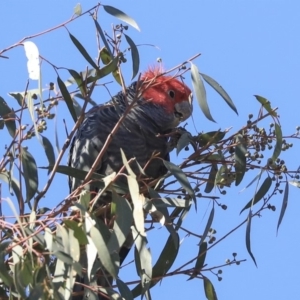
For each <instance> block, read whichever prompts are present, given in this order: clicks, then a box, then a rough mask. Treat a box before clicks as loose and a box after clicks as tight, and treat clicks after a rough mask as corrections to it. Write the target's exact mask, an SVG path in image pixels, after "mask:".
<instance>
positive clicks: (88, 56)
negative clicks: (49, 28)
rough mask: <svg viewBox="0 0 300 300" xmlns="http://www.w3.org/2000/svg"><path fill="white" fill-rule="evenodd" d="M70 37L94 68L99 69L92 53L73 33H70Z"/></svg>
mask: <svg viewBox="0 0 300 300" xmlns="http://www.w3.org/2000/svg"><path fill="white" fill-rule="evenodd" d="M69 35H70V38H71V40H72V42H73V44H74V45H75V46H76V48H77V49H78V50H79V52H80V53H81V54H82V56H83V57H84V58H85V59H86V61H87V62H88V63H89V64H90V65H91V66H92V67H93V68H94V69H96V70H97V69H98V68H99V67H98V66H97V64H96V63H95V62H94V60H93V59H92V58H91V57H90V55H89V54H88V52H87V51H86V50H85V48H84V47H83V46H82V45H81V43H80V42H79V41H78V40H77V39H76V37H75V36H74V35H72V34H71V33H69Z"/></svg>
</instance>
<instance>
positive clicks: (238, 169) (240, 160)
mask: <svg viewBox="0 0 300 300" xmlns="http://www.w3.org/2000/svg"><path fill="white" fill-rule="evenodd" d="M236 143H237V145H236V147H235V153H234V156H235V165H234V167H235V173H236V177H235V185H236V186H238V185H239V184H240V183H241V182H242V180H243V178H244V175H245V172H246V156H245V154H246V153H247V147H246V143H245V141H244V139H243V136H242V135H241V134H238V135H237V136H236Z"/></svg>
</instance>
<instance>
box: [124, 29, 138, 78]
mask: <svg viewBox="0 0 300 300" xmlns="http://www.w3.org/2000/svg"><path fill="white" fill-rule="evenodd" d="M124 36H125V38H126V41H127V43H128V44H129V46H130V50H131V58H132V77H131V79H133V78H134V77H135V76H136V75H137V73H138V72H139V68H140V56H139V51H138V49H137V47H136V45H135V43H134V42H133V40H132V39H131V38H130V37H129V36H128V35H126V34H125V33H124Z"/></svg>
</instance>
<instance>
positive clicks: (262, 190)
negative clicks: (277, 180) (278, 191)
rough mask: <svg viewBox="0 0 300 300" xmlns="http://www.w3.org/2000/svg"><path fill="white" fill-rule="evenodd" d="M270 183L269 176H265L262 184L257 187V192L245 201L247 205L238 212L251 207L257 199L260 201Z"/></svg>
mask: <svg viewBox="0 0 300 300" xmlns="http://www.w3.org/2000/svg"><path fill="white" fill-rule="evenodd" d="M271 185H272V179H271V177H269V176H268V177H267V178H266V179H265V180H264V182H263V184H262V185H261V187H260V188H259V190H258V191H257V193H256V194H255V195H254V197H253V198H252V199H251V200H250V201H249V202H248V203H247V205H246V206H245V207H244V208H243V209H242V210H241V212H240V214H241V213H242V212H243V211H244V210H245V209H247V208H250V207H252V206H253V205H255V204H256V203H257V202H258V201H260V200H261V199H262V198H263V197H264V196H265V194H266V193H267V192H268V190H269V189H270V187H271Z"/></svg>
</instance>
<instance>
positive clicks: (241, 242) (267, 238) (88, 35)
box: [0, 0, 300, 300]
mask: <svg viewBox="0 0 300 300" xmlns="http://www.w3.org/2000/svg"><path fill="white" fill-rule="evenodd" d="M77 2H78V1H77V0H76V1H73V0H72V1H71V0H68V1H58V0H56V1H51V2H44V1H38V0H28V1H15V0H11V1H2V2H0V24H1V26H0V28H1V30H0V49H3V48H6V47H8V46H10V45H12V44H14V43H16V42H18V41H19V40H21V38H23V37H25V36H30V35H32V34H35V33H38V32H41V31H43V30H46V29H48V28H51V27H53V26H55V25H57V24H60V23H62V22H64V21H66V20H67V19H68V18H70V16H71V15H72V12H73V7H74V6H75V5H76V3H77ZM95 4H96V1H92V0H86V1H84V3H82V7H83V11H85V10H87V9H88V8H90V7H92V6H94V5H95ZM103 4H108V5H112V6H115V7H117V8H119V9H121V10H123V11H124V12H126V13H127V14H128V15H130V16H131V17H133V18H134V19H135V20H136V22H137V23H138V24H139V26H140V28H141V32H137V31H135V30H134V29H132V28H130V30H129V31H128V35H130V36H131V38H132V39H133V40H134V41H135V43H136V44H154V45H156V46H157V47H159V49H160V50H158V49H156V48H155V47H150V46H143V47H139V51H140V56H141V70H145V69H146V68H147V67H148V66H149V65H152V64H153V63H155V61H156V59H157V57H161V58H162V60H163V63H164V65H165V67H166V69H168V68H171V67H173V66H175V65H177V64H179V63H181V62H182V61H184V60H186V59H189V58H190V57H192V56H194V55H195V54H197V53H201V56H200V57H199V58H198V59H197V60H196V61H195V63H196V64H197V66H198V67H199V69H200V70H201V71H202V72H203V73H205V74H207V75H209V76H211V77H213V78H214V79H216V80H217V81H218V82H219V83H220V84H221V85H222V86H223V87H224V88H225V90H226V91H227V92H228V93H229V95H230V96H231V98H232V99H233V101H234V102H235V104H236V106H237V109H238V111H239V116H236V115H235V114H234V113H233V112H232V111H231V110H230V109H229V108H228V107H227V105H226V104H225V103H224V102H223V101H222V99H221V98H219V96H218V95H217V94H216V93H214V92H213V91H211V90H210V89H208V90H207V94H208V101H209V104H210V107H211V113H212V115H213V117H214V119H215V120H216V121H217V124H214V123H211V122H209V121H208V120H207V119H205V117H204V116H203V114H202V112H201V111H200V110H199V108H198V107H197V103H196V102H195V110H194V122H195V127H196V129H197V130H198V131H204V132H206V131H212V130H218V129H219V128H221V129H225V128H229V127H231V126H232V127H233V129H232V132H235V131H236V130H237V129H239V128H240V127H241V126H242V125H243V124H245V122H246V121H247V116H248V114H249V113H253V114H254V115H257V113H258V110H259V105H258V102H257V101H256V100H255V98H254V97H253V95H254V94H258V95H261V96H264V97H266V98H267V99H269V100H270V101H271V103H272V105H273V106H274V107H279V114H280V120H281V124H282V126H283V128H282V130H283V132H284V133H286V134H292V133H294V132H295V128H296V126H297V125H300V119H299V114H300V99H299V88H298V87H299V69H300V55H299V53H300V37H299V36H300V35H299V33H300V24H299V17H300V13H299V12H300V4H299V2H297V1H276V0H273V1H271V0H270V1H267V0H260V1H258V0H256V1H246V0H244V1H243V0H240V1H237V0H236V1H232V0H229V1H196V0H187V1H185V2H177V3H175V1H172V2H171V1H158V0H152V1H130V0H124V1H107V2H104V3H103ZM99 21H100V24H101V25H102V26H103V27H104V28H105V29H106V30H107V31H109V30H110V28H111V24H112V23H114V24H116V23H117V22H118V20H116V19H114V18H112V17H110V16H108V15H107V14H106V13H104V12H103V11H102V12H101V14H100V19H99ZM67 28H68V29H69V30H70V32H71V33H72V34H73V35H75V36H76V37H77V38H78V39H79V40H80V41H81V43H82V44H84V45H85V46H86V49H87V50H88V52H89V53H90V54H91V56H92V57H95V56H96V54H97V52H96V42H95V30H94V27H93V23H92V21H91V20H90V18H89V17H88V16H84V17H83V18H80V19H79V20H78V21H76V22H73V23H71V24H69V25H67ZM32 41H33V42H35V43H36V44H37V46H38V48H39V50H40V54H41V55H42V56H43V57H45V58H47V59H48V60H49V61H51V62H53V63H55V64H56V65H57V66H64V67H68V68H72V69H75V70H78V71H80V70H83V69H85V68H86V65H87V63H86V61H85V60H84V59H83V58H82V57H81V55H80V54H79V52H77V50H76V49H75V48H74V46H73V45H72V42H71V41H70V39H69V37H68V33H67V31H66V30H64V29H59V30H57V31H54V32H51V33H49V34H48V35H44V36H41V37H38V38H36V39H33V40H32ZM5 55H7V56H9V58H10V59H9V60H4V59H1V60H0V69H1V74H2V76H1V84H0V95H1V96H2V97H3V98H5V99H6V100H7V101H8V102H9V101H11V102H9V103H11V106H14V105H15V103H14V100H12V99H11V98H9V97H8V96H7V93H8V92H13V91H23V90H24V89H25V86H26V82H27V79H28V73H27V69H26V59H25V55H24V50H23V49H22V47H17V48H15V49H13V50H11V51H9V52H7V53H6V54H5ZM42 70H43V83H44V85H46V83H48V82H50V81H55V80H56V75H55V73H54V72H53V69H52V68H50V67H49V66H48V65H47V64H43V66H42ZM124 72H125V79H126V82H127V83H129V82H130V66H129V64H128V66H127V67H126V68H125V70H124ZM60 74H61V76H62V77H63V79H67V78H68V76H67V73H64V72H61V73H60ZM109 80H110V79H109ZM109 80H108V81H109ZM186 82H187V84H190V79H189V78H188V77H187V80H186ZM35 84H36V83H35V82H31V83H30V88H35V87H36V86H35ZM118 89H119V87H118V85H116V84H111V85H110V90H111V92H112V93H114V92H116V91H117V90H118ZM96 95H99V99H97V98H94V100H95V101H96V102H99V103H101V102H104V101H106V100H107V99H108V95H107V93H106V92H105V91H104V90H103V89H101V90H100V91H97V94H96ZM60 106H62V105H60ZM58 116H59V118H60V119H59V120H60V123H58V126H59V128H62V129H63V128H64V127H63V123H62V121H61V120H62V118H63V117H65V114H64V111H63V109H61V108H59V111H58ZM67 121H69V122H70V123H68V125H69V130H70V129H71V128H72V126H73V124H72V121H71V119H69V120H68V119H67ZM269 122H271V120H268V121H267V122H266V123H264V124H265V125H266V124H268V123H269ZM50 124H51V125H50ZM52 126H53V124H52V123H49V126H48V127H49V128H50V127H52ZM189 128H190V129H191V130H195V129H194V126H193V124H192V122H191V121H190V122H189ZM51 132H52V131H51V128H50V129H49V135H48V137H49V138H51V139H52V141H54V137H53V135H52V136H51ZM63 139H64V135H63V133H62V135H61V137H60V142H61V145H62V143H63ZM293 143H294V147H293V149H292V150H290V151H288V152H285V153H283V155H282V158H283V159H284V160H285V161H286V163H287V166H288V168H290V169H296V168H297V167H298V165H299V164H300V159H299V150H298V149H299V146H300V145H299V142H298V143H297V141H296V140H294V141H293ZM3 145H4V143H3V144H2V140H1V141H0V147H1V149H3ZM39 147H40V146H39V145H38V143H37V142H36V150H33V151H36V156H35V157H36V160H37V162H38V164H39V165H41V164H42V163H44V154H43V151H42V149H40V150H38V149H39ZM183 157H184V155H181V156H180V157H179V159H180V158H181V159H182V158H183ZM65 161H66V160H65ZM173 161H175V162H176V161H179V160H178V158H176V157H175V155H173ZM255 175H257V174H256V173H254V172H252V174H250V175H248V176H247V177H246V179H245V180H244V181H243V183H242V184H241V185H240V186H239V187H238V188H235V187H232V188H231V189H230V191H228V194H227V196H225V197H224V198H222V199H221V202H222V203H224V204H226V205H227V206H228V210H227V211H225V212H224V211H222V210H221V209H218V210H217V212H216V217H215V222H214V223H213V227H214V228H215V229H216V230H217V235H216V237H217V239H218V238H221V237H222V236H223V235H224V234H226V233H227V232H228V231H229V230H230V229H232V228H233V227H235V226H237V225H238V224H239V223H240V222H242V221H243V220H244V218H245V213H244V214H242V215H241V216H240V215H239V211H240V210H241V208H242V207H243V206H244V205H245V203H247V202H248V201H249V199H250V198H251V196H252V195H253V193H254V187H252V188H249V190H247V191H246V192H244V193H239V192H240V190H241V189H242V187H245V186H246V185H247V183H248V182H250V180H251V179H252V178H253V177H254V176H255ZM43 184H44V181H41V183H40V188H42V186H43ZM58 190H59V191H60V192H59V194H58ZM66 193H67V186H66V180H65V178H63V177H60V178H58V179H56V180H55V181H54V185H53V188H52V189H50V194H49V197H48V198H46V199H45V200H44V201H45V203H44V205H45V206H50V205H51V203H52V202H51V201H52V199H55V200H56V201H58V200H60V199H62V198H63V197H64V196H65V195H66ZM281 200H282V195H281V196H278V197H275V198H274V200H273V201H272V204H274V205H276V207H277V210H276V212H274V213H272V212H270V211H265V212H264V213H263V215H262V217H261V218H255V219H254V220H253V222H252V225H253V228H252V250H253V253H254V255H255V258H256V261H257V263H258V268H256V267H255V265H254V264H253V263H252V261H251V258H250V257H249V255H248V253H247V251H246V248H245V227H242V228H241V229H239V230H238V231H237V232H236V233H234V234H233V235H231V236H230V237H229V238H227V239H226V240H225V241H224V242H222V243H220V244H219V245H217V246H216V247H215V248H213V249H212V250H211V251H209V253H208V255H207V261H206V263H207V264H208V266H213V265H216V264H223V263H224V262H225V260H226V259H227V258H231V253H232V252H237V253H238V258H240V259H243V258H246V259H247V262H245V263H242V264H241V265H240V266H231V267H226V268H223V269H222V270H223V276H222V277H223V280H222V281H221V282H218V281H217V279H216V277H215V276H213V274H211V273H207V274H206V276H207V277H209V278H210V279H211V280H212V282H213V284H214V286H215V289H216V291H217V294H218V297H219V299H226V300H227V299H231V300H239V299H245V300H248V299H249V300H250V299H251V300H252V299H294V298H295V295H297V294H299V280H298V272H299V266H300V258H299V257H300V256H299V253H300V243H299V238H298V237H299V229H300V218H299V217H298V215H299V211H300V203H299V191H298V190H297V189H296V188H294V187H292V186H291V187H290V197H289V205H288V208H287V211H286V216H285V219H284V220H283V223H282V225H281V228H280V230H279V235H278V237H276V226H277V220H278V216H279V211H280V207H281V206H280V205H281ZM209 210H210V206H209V203H208V202H206V201H203V203H202V202H201V203H200V205H199V209H198V213H195V212H192V213H191V214H190V215H189V216H188V219H187V220H186V225H185V226H186V227H188V228H190V229H194V230H195V231H196V232H198V233H201V232H202V231H203V229H204V226H205V224H206V219H207V217H208V213H209ZM156 227H157V229H155V230H154V231H153V232H151V233H150V234H149V243H150V247H151V251H152V252H153V255H154V256H155V255H157V254H158V253H159V249H161V247H162V245H161V243H160V240H159V239H157V236H163V235H164V233H163V230H164V229H159V226H156ZM181 237H182V238H183V237H184V235H183V234H181ZM197 243H198V240H196V239H194V238H186V239H183V243H182V249H181V250H180V257H179V261H178V263H176V265H177V266H179V265H180V262H184V261H187V260H189V259H191V258H193V257H194V256H195V255H196V253H197V251H198V249H197ZM121 276H124V278H128V280H133V279H135V278H136V276H135V273H132V274H127V273H126V272H125V271H124V272H123V273H121ZM121 278H122V277H121ZM186 279H187V277H184V276H177V277H174V278H167V279H165V280H164V281H163V282H162V284H161V285H160V286H157V287H155V288H154V289H153V292H152V296H153V299H164V298H165V297H169V298H170V299H182V298H183V297H184V298H186V299H191V298H197V299H205V295H204V292H203V285H202V282H201V281H199V280H191V281H186Z"/></svg>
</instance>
